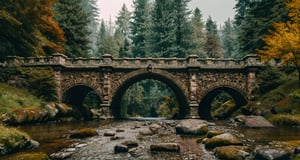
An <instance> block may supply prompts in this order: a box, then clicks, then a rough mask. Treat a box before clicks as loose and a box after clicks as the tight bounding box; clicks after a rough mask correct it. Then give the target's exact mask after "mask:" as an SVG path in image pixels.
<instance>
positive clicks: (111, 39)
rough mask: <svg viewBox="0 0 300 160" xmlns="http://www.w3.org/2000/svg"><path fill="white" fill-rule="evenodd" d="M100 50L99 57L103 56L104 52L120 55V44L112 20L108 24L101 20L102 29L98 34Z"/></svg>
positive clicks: (115, 55)
mask: <svg viewBox="0 0 300 160" xmlns="http://www.w3.org/2000/svg"><path fill="white" fill-rule="evenodd" d="M97 46H98V51H97V52H96V56H97V57H101V56H102V55H103V54H106V53H108V54H111V55H112V56H113V57H119V50H120V45H119V44H118V40H116V38H115V34H114V28H113V25H112V22H111V20H110V21H109V23H108V24H106V23H105V22H104V20H103V19H102V20H101V24H100V29H99V32H98V36H97Z"/></svg>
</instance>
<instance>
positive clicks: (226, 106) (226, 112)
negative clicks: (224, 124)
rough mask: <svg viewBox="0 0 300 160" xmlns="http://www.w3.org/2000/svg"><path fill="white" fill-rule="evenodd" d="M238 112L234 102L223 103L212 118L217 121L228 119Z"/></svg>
mask: <svg viewBox="0 0 300 160" xmlns="http://www.w3.org/2000/svg"><path fill="white" fill-rule="evenodd" d="M235 110H236V104H235V103H234V102H233V101H232V100H228V101H226V102H225V103H223V104H222V105H221V106H220V107H219V108H218V109H217V110H215V111H214V112H213V113H212V116H213V117H215V118H217V119H225V118H228V117H229V116H230V115H231V114H232V113H233V112H234V111H235Z"/></svg>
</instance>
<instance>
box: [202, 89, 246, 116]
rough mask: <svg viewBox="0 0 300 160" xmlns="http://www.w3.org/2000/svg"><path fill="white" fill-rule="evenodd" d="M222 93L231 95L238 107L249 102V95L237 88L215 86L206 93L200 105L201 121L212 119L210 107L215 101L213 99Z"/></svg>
mask: <svg viewBox="0 0 300 160" xmlns="http://www.w3.org/2000/svg"><path fill="white" fill-rule="evenodd" d="M221 91H225V92H226V93H228V94H229V95H231V96H232V98H233V99H234V101H235V102H236V104H237V105H238V106H242V105H245V104H247V102H248V98H247V93H245V92H244V91H242V90H240V89H238V88H236V87H232V86H226V85H222V86H214V87H212V88H210V89H208V90H207V91H205V92H204V96H202V99H201V101H200V103H199V108H198V114H199V116H200V118H201V119H211V118H212V117H211V106H210V105H211V102H212V101H213V98H214V97H215V96H217V95H218V94H219V93H221Z"/></svg>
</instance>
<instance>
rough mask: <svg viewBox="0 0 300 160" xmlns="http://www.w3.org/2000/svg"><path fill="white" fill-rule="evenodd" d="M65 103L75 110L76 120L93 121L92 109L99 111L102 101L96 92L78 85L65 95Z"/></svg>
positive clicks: (63, 100)
mask: <svg viewBox="0 0 300 160" xmlns="http://www.w3.org/2000/svg"><path fill="white" fill-rule="evenodd" d="M62 102H63V103H66V104H68V105H70V106H71V107H72V109H73V117H74V118H76V119H81V118H83V119H85V120H89V119H92V117H93V113H92V109H98V108H99V106H100V104H101V99H100V97H99V95H98V94H97V93H96V92H95V90H94V89H93V88H91V87H88V86H85V85H76V86H73V87H71V88H69V89H67V90H66V91H65V92H64V93H63V99H62Z"/></svg>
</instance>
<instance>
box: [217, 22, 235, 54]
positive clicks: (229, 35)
mask: <svg viewBox="0 0 300 160" xmlns="http://www.w3.org/2000/svg"><path fill="white" fill-rule="evenodd" d="M221 32H222V35H221V40H222V44H223V45H222V46H223V51H224V58H231V57H233V56H234V55H236V54H237V51H236V50H237V48H236V33H235V30H234V26H233V21H232V20H230V19H228V20H227V21H225V23H224V26H223V28H222V30H221Z"/></svg>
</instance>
